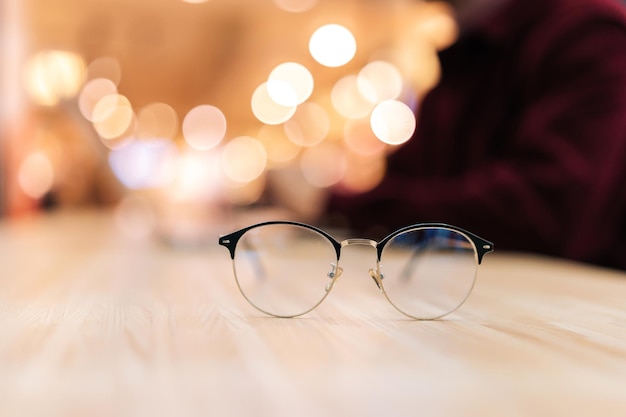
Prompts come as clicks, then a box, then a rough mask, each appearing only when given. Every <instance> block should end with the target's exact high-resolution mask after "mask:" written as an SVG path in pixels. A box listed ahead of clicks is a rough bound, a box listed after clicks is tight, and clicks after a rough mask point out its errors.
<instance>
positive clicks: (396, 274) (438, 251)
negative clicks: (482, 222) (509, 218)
mask: <svg viewBox="0 0 626 417" xmlns="http://www.w3.org/2000/svg"><path fill="white" fill-rule="evenodd" d="M380 269H381V272H382V274H383V276H384V277H383V279H382V286H383V289H384V292H385V295H386V296H387V298H388V299H389V301H390V302H391V304H393V305H394V306H395V307H396V308H397V309H398V310H400V311H401V312H402V313H404V314H406V315H407V316H409V317H413V318H416V319H435V318H439V317H442V316H445V315H446V314H449V313H451V312H452V311H454V310H456V309H457V308H458V307H459V306H460V305H461V304H463V302H464V301H465V300H466V298H467V297H468V295H469V293H470V292H471V291H472V288H473V286H474V280H475V278H476V269H477V263H476V256H475V248H474V244H473V243H472V241H471V240H470V239H469V238H468V237H467V236H466V235H464V234H463V233H461V232H458V231H456V230H452V229H446V228H440V227H423V228H416V229H411V230H408V231H405V232H402V233H400V234H398V235H397V236H395V237H393V238H392V239H391V240H389V241H388V242H387V244H386V245H385V247H384V248H383V252H382V255H381V260H380Z"/></svg>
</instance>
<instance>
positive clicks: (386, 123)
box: [370, 100, 416, 145]
mask: <svg viewBox="0 0 626 417" xmlns="http://www.w3.org/2000/svg"><path fill="white" fill-rule="evenodd" d="M370 123H371V126H372V131H373V132H374V134H375V135H376V137H377V138H378V139H380V140H382V141H383V142H385V143H388V144H390V145H400V144H402V143H404V142H406V141H408V140H409V139H411V136H413V132H415V127H416V120H415V115H414V114H413V111H412V110H411V108H410V107H409V106H407V105H406V104H404V103H402V102H401V101H397V100H387V101H383V102H382V103H380V104H379V105H377V106H376V108H374V110H373V111H372V115H371V117H370Z"/></svg>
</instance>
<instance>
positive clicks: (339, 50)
mask: <svg viewBox="0 0 626 417" xmlns="http://www.w3.org/2000/svg"><path fill="white" fill-rule="evenodd" d="M356 48H357V44H356V39H355V38H354V35H353V34H352V32H350V31H349V30H348V29H347V28H345V27H344V26H341V25H337V24H328V25H324V26H321V27H320V28H318V29H317V30H316V31H315V32H313V35H311V38H310V40H309V52H310V53H311V56H312V57H313V59H315V60H316V61H317V62H318V63H320V64H322V65H324V66H327V67H340V66H342V65H345V64H347V63H348V62H350V61H351V60H352V58H354V55H355V54H356Z"/></svg>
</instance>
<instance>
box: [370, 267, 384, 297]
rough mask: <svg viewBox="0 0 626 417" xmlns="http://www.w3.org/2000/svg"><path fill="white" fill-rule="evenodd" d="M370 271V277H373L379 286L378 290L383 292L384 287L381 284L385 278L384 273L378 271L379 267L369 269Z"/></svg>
mask: <svg viewBox="0 0 626 417" xmlns="http://www.w3.org/2000/svg"><path fill="white" fill-rule="evenodd" d="M369 273H370V277H372V279H373V280H374V282H375V283H376V286H377V287H378V291H381V292H382V290H383V288H382V287H381V286H380V280H381V279H382V278H383V274H381V273H380V272H379V271H378V269H374V268H371V269H370V270H369Z"/></svg>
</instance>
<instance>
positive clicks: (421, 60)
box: [394, 36, 441, 96]
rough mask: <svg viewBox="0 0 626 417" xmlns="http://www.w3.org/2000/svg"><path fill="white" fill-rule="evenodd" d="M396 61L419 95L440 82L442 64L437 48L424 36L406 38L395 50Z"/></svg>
mask: <svg viewBox="0 0 626 417" xmlns="http://www.w3.org/2000/svg"><path fill="white" fill-rule="evenodd" d="M394 62H395V63H396V64H397V66H398V68H399V69H400V71H401V73H402V74H403V76H404V78H405V80H408V81H409V83H410V84H411V88H413V89H414V90H415V91H416V93H417V94H418V95H421V96H423V95H424V94H426V92H428V91H429V90H431V89H432V88H433V87H434V86H435V85H437V83H438V82H439V78H440V76H441V66H440V63H439V57H438V55H437V50H436V49H435V46H434V45H433V44H432V43H431V42H429V41H427V40H425V39H424V38H423V37H420V36H417V37H414V39H408V38H407V39H405V40H404V42H403V43H402V44H401V45H399V46H398V47H397V48H396V49H395V50H394Z"/></svg>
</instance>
